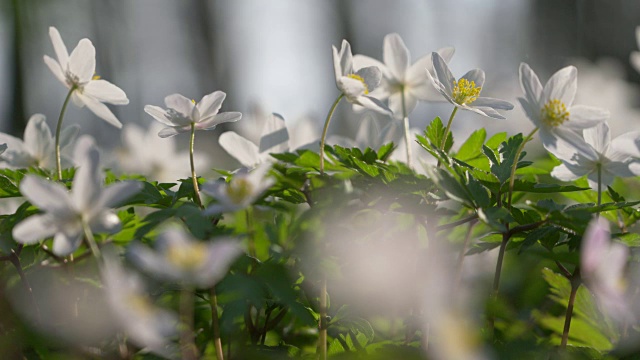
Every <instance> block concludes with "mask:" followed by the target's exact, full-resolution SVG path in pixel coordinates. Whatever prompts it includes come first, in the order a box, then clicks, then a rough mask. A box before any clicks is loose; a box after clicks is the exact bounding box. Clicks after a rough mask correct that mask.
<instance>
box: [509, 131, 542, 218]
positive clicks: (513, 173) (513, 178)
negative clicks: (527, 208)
mask: <svg viewBox="0 0 640 360" xmlns="http://www.w3.org/2000/svg"><path fill="white" fill-rule="evenodd" d="M538 129H539V128H538V127H536V128H534V129H533V130H531V132H530V133H529V135H527V137H526V138H524V140H523V141H522V143H521V144H520V146H519V147H518V150H517V151H516V157H515V161H514V163H513V166H512V167H511V175H509V195H508V196H507V208H508V209H511V198H512V196H513V185H514V184H515V181H516V170H517V169H518V160H520V154H521V153H522V150H523V149H524V146H525V145H526V144H527V143H528V142H529V141H530V140H531V138H532V137H533V135H535V133H536V132H538Z"/></svg>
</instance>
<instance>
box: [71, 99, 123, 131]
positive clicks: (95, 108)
mask: <svg viewBox="0 0 640 360" xmlns="http://www.w3.org/2000/svg"><path fill="white" fill-rule="evenodd" d="M78 97H79V98H80V99H81V100H82V102H83V103H84V104H85V105H87V108H89V110H91V111H92V112H93V113H94V114H96V116H98V117H99V118H101V119H102V120H105V121H106V122H108V123H109V124H111V125H113V126H115V127H116V128H118V129H120V128H122V123H121V122H120V121H119V120H118V118H116V116H115V115H113V113H112V112H111V110H109V108H108V107H107V105H105V104H103V103H101V102H100V101H98V100H97V99H94V98H93V97H91V96H86V95H84V94H78Z"/></svg>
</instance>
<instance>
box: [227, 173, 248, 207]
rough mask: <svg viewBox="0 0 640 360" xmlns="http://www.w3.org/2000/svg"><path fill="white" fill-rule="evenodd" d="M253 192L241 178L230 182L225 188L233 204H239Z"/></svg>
mask: <svg viewBox="0 0 640 360" xmlns="http://www.w3.org/2000/svg"><path fill="white" fill-rule="evenodd" d="M252 191H253V185H252V184H251V183H250V182H249V181H247V180H246V179H243V178H237V179H233V180H231V182H230V183H229V186H227V195H228V196H229V199H231V201H233V202H234V203H235V204H239V203H241V202H242V200H244V199H245V198H246V197H247V196H249V195H250V194H251V192H252Z"/></svg>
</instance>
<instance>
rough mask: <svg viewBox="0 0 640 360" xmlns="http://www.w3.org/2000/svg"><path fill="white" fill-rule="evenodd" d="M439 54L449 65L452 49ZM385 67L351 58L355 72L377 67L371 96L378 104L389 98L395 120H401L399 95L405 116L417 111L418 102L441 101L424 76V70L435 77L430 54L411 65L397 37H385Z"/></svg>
mask: <svg viewBox="0 0 640 360" xmlns="http://www.w3.org/2000/svg"><path fill="white" fill-rule="evenodd" d="M437 52H438V54H440V56H442V58H443V59H444V60H445V61H446V62H449V60H451V58H452V57H453V54H454V52H455V49H454V48H452V47H447V48H442V49H439V50H438V51H437ZM382 58H383V61H384V63H382V62H380V61H378V60H376V59H373V58H370V57H368V56H364V55H354V57H353V64H354V67H355V68H356V69H360V68H363V67H365V66H377V67H378V68H379V69H380V71H382V81H381V82H380V86H378V87H377V88H376V89H375V90H374V91H372V92H371V96H374V97H376V98H378V99H380V100H384V99H387V98H389V108H390V109H391V111H393V114H394V116H395V117H396V118H398V119H400V118H402V114H403V111H402V93H403V91H404V102H405V104H404V106H405V111H406V115H407V116H408V115H409V114H410V113H411V112H412V111H413V110H414V109H415V107H416V105H417V103H418V100H423V101H443V100H444V99H443V98H442V96H441V95H440V93H439V92H438V91H437V90H436V88H435V87H434V86H433V83H432V82H431V81H430V80H429V78H428V77H427V74H425V69H426V70H427V71H428V72H429V73H430V74H431V75H432V76H435V72H434V69H433V62H432V54H429V55H426V56H423V57H421V58H420V59H418V60H417V61H416V62H415V63H413V64H411V54H410V53H409V49H407V46H406V45H405V44H404V41H402V38H401V37H400V35H398V34H395V33H394V34H388V35H387V36H385V37H384V43H383V48H382Z"/></svg>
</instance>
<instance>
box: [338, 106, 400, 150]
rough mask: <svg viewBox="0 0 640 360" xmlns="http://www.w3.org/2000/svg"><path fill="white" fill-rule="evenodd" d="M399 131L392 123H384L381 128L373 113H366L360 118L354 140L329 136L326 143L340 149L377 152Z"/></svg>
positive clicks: (396, 125) (339, 136) (395, 136)
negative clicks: (348, 148)
mask: <svg viewBox="0 0 640 360" xmlns="http://www.w3.org/2000/svg"><path fill="white" fill-rule="evenodd" d="M400 131H401V129H400V127H399V126H398V124H397V123H395V122H393V121H385V125H384V126H383V127H381V126H380V125H379V124H378V121H377V120H376V118H375V117H374V115H373V113H368V114H365V115H364V116H363V117H362V119H361V121H360V127H359V128H358V132H357V133H356V136H355V138H354V139H351V138H348V137H345V136H341V135H331V136H329V138H328V139H327V143H329V144H334V145H340V146H342V147H357V148H359V149H361V150H364V149H366V148H367V147H370V148H372V149H374V150H377V149H379V148H380V147H381V146H382V145H385V144H388V143H390V142H392V141H394V139H395V138H397V137H398V134H399V133H400Z"/></svg>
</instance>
